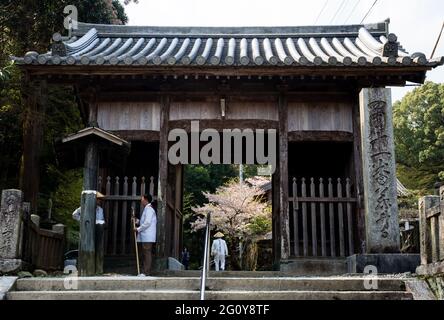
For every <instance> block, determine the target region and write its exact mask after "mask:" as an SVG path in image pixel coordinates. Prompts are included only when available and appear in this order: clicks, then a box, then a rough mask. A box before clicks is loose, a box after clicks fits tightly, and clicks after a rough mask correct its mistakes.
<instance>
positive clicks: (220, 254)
mask: <svg viewBox="0 0 444 320" xmlns="http://www.w3.org/2000/svg"><path fill="white" fill-rule="evenodd" d="M214 237H215V238H216V240H214V241H213V244H212V245H211V255H212V256H213V257H214V264H215V266H216V271H219V269H220V270H222V271H224V270H225V257H226V256H227V255H228V248H227V243H226V242H225V240H224V239H222V238H223V237H224V234H223V233H222V232H220V231H219V232H217V233H216V234H215V235H214Z"/></svg>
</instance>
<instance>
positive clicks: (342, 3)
mask: <svg viewBox="0 0 444 320" xmlns="http://www.w3.org/2000/svg"><path fill="white" fill-rule="evenodd" d="M345 1H347V0H342V2H341V4H340V5H339V8H338V10H336V12H335V15H334V16H333V18H332V19H331V20H330V23H333V21H334V20H335V18H336V16H337V15H338V13H339V11H341V9H342V7H343V6H344V3H345Z"/></svg>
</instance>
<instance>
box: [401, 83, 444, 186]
mask: <svg viewBox="0 0 444 320" xmlns="http://www.w3.org/2000/svg"><path fill="white" fill-rule="evenodd" d="M393 120H394V121H393V122H394V135H395V147H396V157H397V162H398V166H399V165H402V167H401V170H398V173H400V174H401V176H400V180H401V181H403V182H404V183H405V184H406V186H407V187H408V188H412V189H430V188H432V187H433V183H434V182H436V181H438V180H439V179H444V162H443V161H442V160H443V159H444V84H436V83H433V82H426V83H425V84H424V85H423V86H421V87H419V88H416V89H415V90H413V91H412V92H410V93H408V94H407V95H406V96H405V97H404V98H403V99H402V100H401V101H400V102H397V103H395V105H394V110H393Z"/></svg>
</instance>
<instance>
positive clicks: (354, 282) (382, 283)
mask: <svg viewBox="0 0 444 320" xmlns="http://www.w3.org/2000/svg"><path fill="white" fill-rule="evenodd" d="M370 279H371V282H370V284H373V283H374V281H375V279H376V278H365V277H362V276H361V277H313V278H310V277H292V278H290V277H288V278H285V277H280V278H235V277H232V278H230V277H224V278H209V279H207V282H206V288H207V290H209V291H221V290H224V291H231V290H233V291H236V290H237V291H255V290H261V291H365V290H366V287H365V284H366V283H369V280H370ZM76 280H77V281H78V282H77V283H78V290H79V291H113V290H114V291H123V290H127V291H134V290H136V291H137V290H199V289H200V278H197V277H195V278H193V277H184V278H172V277H79V278H77V279H76ZM377 281H378V282H377V285H378V287H377V290H378V291H405V283H404V281H403V280H401V279H399V278H377ZM16 290H17V291H64V290H66V289H65V279H64V278H25V279H19V280H17V284H16Z"/></svg>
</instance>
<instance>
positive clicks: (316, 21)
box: [314, 0, 328, 24]
mask: <svg viewBox="0 0 444 320" xmlns="http://www.w3.org/2000/svg"><path fill="white" fill-rule="evenodd" d="M327 4H328V0H326V1H325V3H324V6H323V7H322V9H321V11H319V14H318V16H317V17H316V20H315V23H314V24H316V23H318V20H319V17H320V16H321V14H322V12H324V10H325V8H326V7H327Z"/></svg>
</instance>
